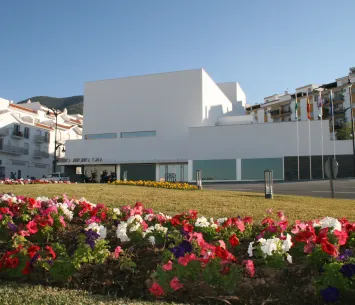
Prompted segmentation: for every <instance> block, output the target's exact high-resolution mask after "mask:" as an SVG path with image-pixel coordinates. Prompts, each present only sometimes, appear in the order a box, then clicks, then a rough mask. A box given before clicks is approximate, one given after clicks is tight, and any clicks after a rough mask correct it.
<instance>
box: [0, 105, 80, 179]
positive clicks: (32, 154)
mask: <svg viewBox="0 0 355 305" xmlns="http://www.w3.org/2000/svg"><path fill="white" fill-rule="evenodd" d="M48 112H49V113H48ZM82 119H83V117H82V116H81V115H68V114H67V113H66V111H63V112H61V113H59V115H58V118H57V120H58V125H57V143H60V144H62V145H61V147H60V149H57V157H58V158H62V157H64V156H65V152H63V148H65V142H66V140H68V139H71V140H72V139H73V140H74V139H81V132H82ZM55 127H56V125H55V116H54V114H53V111H52V110H50V109H48V108H47V107H44V106H42V105H41V104H40V103H38V102H34V103H32V102H31V101H30V100H29V101H28V102H27V103H26V104H15V103H13V102H12V101H9V100H6V99H2V98H0V179H5V178H17V179H20V178H24V179H25V178H36V179H40V178H42V177H43V176H45V175H47V174H49V173H51V172H52V170H53V159H54V140H55V132H56V128H55ZM62 170H63V168H62V167H58V168H57V171H62Z"/></svg>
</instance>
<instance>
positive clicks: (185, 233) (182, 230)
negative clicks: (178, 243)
mask: <svg viewBox="0 0 355 305" xmlns="http://www.w3.org/2000/svg"><path fill="white" fill-rule="evenodd" d="M180 232H181V235H183V236H184V237H188V236H189V235H190V233H189V232H187V231H185V230H184V228H181V229H180Z"/></svg>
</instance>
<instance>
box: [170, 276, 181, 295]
mask: <svg viewBox="0 0 355 305" xmlns="http://www.w3.org/2000/svg"><path fill="white" fill-rule="evenodd" d="M170 287H171V288H172V289H173V290H174V291H176V290H178V289H181V288H182V287H184V285H183V284H181V282H180V281H179V279H178V278H177V277H176V276H175V277H174V278H173V279H172V280H171V282H170Z"/></svg>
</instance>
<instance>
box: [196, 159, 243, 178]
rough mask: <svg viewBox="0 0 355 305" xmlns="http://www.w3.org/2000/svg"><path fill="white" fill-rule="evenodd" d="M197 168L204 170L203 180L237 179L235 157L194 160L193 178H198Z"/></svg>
mask: <svg viewBox="0 0 355 305" xmlns="http://www.w3.org/2000/svg"><path fill="white" fill-rule="evenodd" d="M196 170H202V180H237V169H236V160H235V159H226V160H194V161H193V180H196Z"/></svg>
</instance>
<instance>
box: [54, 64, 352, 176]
mask: <svg viewBox="0 0 355 305" xmlns="http://www.w3.org/2000/svg"><path fill="white" fill-rule="evenodd" d="M245 106H246V96H245V94H244V92H243V90H242V89H241V87H240V85H239V84H238V83H237V82H231V83H222V84H219V83H215V82H214V81H213V79H212V78H211V77H210V76H209V75H208V74H207V73H206V72H205V71H204V70H203V69H196V70H188V71H179V72H169V73H160V74H152V75H144V76H136V77H127V78H120V79H111V80H103V81H94V82H88V83H85V89H84V125H83V139H82V140H80V141H68V142H67V145H66V158H65V159H63V160H61V161H62V162H61V163H60V164H61V165H65V166H66V171H67V172H68V173H69V174H70V175H71V179H72V180H77V181H81V179H82V174H83V175H86V176H91V175H92V174H93V173H94V174H96V176H97V177H99V175H100V173H101V172H103V171H104V170H106V171H108V172H110V171H111V172H116V173H117V176H118V178H121V179H122V177H123V173H124V172H127V178H128V179H129V180H139V179H142V180H157V181H159V180H161V179H164V178H166V177H167V176H166V175H167V174H174V175H175V176H176V180H178V181H193V180H194V179H195V178H194V176H195V174H194V173H195V170H197V169H202V173H203V179H204V180H210V181H250V180H260V179H262V178H263V171H264V170H265V169H267V168H270V169H273V170H274V176H275V178H276V179H294V177H295V176H296V177H297V173H295V171H297V170H298V160H299V164H300V177H301V178H302V179H309V178H310V174H311V175H312V177H319V176H320V175H322V168H321V165H320V164H321V163H322V162H321V155H322V152H323V157H324V158H326V157H327V156H331V155H333V154H334V145H333V143H332V141H331V140H330V132H329V128H323V129H322V128H321V123H320V122H319V121H312V122H311V123H310V124H309V123H308V122H299V123H297V125H298V132H299V135H300V136H299V141H296V131H297V128H296V122H291V123H281V122H280V123H279V124H264V123H263V124H259V123H258V119H257V118H255V116H254V115H245ZM323 123H324V122H323ZM324 125H326V124H324ZM309 126H310V127H309ZM309 128H310V129H309ZM309 133H310V134H311V141H309V138H308V134H309ZM322 134H323V141H322V142H321V141H320V139H321V136H320V135H322ZM335 154H336V157H337V159H339V160H341V162H340V161H339V163H340V165H341V166H343V167H344V168H343V167H341V168H340V174H342V175H348V172H347V170H348V169H349V166H348V165H349V164H348V163H349V162H350V161H351V160H352V145H351V141H342V142H340V141H339V143H337V146H336V150H335ZM309 156H312V158H311V159H312V160H311V161H312V162H311V163H312V165H311V168H310V167H309V166H308V164H309ZM295 160H296V161H295ZM349 160H350V161H349ZM295 162H296V163H295ZM345 162H346V164H345ZM343 163H344V165H342V164H343Z"/></svg>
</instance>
